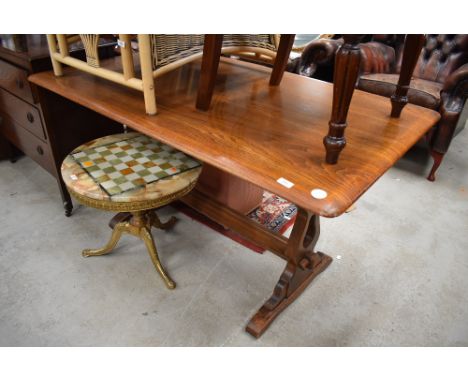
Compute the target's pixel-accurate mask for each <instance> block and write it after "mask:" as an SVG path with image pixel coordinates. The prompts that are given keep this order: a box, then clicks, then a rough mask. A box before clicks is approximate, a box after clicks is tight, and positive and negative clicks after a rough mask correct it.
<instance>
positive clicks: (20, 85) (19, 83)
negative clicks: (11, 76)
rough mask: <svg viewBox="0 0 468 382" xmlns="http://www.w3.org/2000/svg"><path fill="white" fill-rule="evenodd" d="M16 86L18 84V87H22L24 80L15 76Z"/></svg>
mask: <svg viewBox="0 0 468 382" xmlns="http://www.w3.org/2000/svg"><path fill="white" fill-rule="evenodd" d="M16 86H18V87H19V88H20V89H23V88H24V82H23V80H22V79H20V78H17V79H16Z"/></svg>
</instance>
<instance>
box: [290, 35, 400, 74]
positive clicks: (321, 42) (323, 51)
mask: <svg viewBox="0 0 468 382" xmlns="http://www.w3.org/2000/svg"><path fill="white" fill-rule="evenodd" d="M341 45H343V39H339V40H330V39H318V40H314V41H312V42H310V43H309V44H308V45H307V46H306V47H305V48H304V51H303V52H302V55H301V57H300V58H298V59H295V60H293V61H292V62H291V63H290V65H289V66H288V71H290V72H293V73H297V74H300V75H303V76H306V77H315V78H319V79H324V80H331V78H327V76H325V77H324V78H321V76H320V75H319V71H322V72H330V73H332V72H333V67H334V63H335V54H336V52H337V50H338V48H339V47H340V46H341ZM360 48H361V69H360V72H361V74H369V73H391V72H392V71H393V70H394V67H395V50H394V48H392V47H391V46H388V45H386V44H384V43H381V42H377V41H372V42H367V43H363V44H360ZM316 73H317V75H315V74H316Z"/></svg>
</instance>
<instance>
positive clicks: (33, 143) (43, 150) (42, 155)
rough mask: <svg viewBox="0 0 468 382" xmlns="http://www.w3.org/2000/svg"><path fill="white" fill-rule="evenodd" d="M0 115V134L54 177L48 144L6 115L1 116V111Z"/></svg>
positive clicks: (53, 167)
mask: <svg viewBox="0 0 468 382" xmlns="http://www.w3.org/2000/svg"><path fill="white" fill-rule="evenodd" d="M0 115H1V117H2V118H3V120H2V124H1V125H0V132H1V133H2V134H3V135H4V136H5V137H6V138H7V139H8V140H9V141H11V142H12V143H13V144H14V145H15V146H16V147H18V148H19V149H20V150H21V151H23V152H24V153H25V154H26V155H27V156H28V157H30V158H31V159H33V160H34V161H35V162H37V163H38V164H39V165H40V166H42V167H43V168H44V169H46V170H47V171H48V172H50V173H51V174H52V175H53V176H55V165H54V160H53V156H52V153H51V151H50V148H49V146H48V144H47V143H45V142H44V141H42V140H40V139H39V138H37V137H36V136H35V135H33V134H31V133H30V132H29V131H28V130H26V129H25V128H24V127H22V126H21V125H19V124H18V123H16V122H15V121H14V120H12V119H11V118H10V117H8V116H7V115H4V114H2V113H1V111H0Z"/></svg>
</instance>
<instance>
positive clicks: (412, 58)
mask: <svg viewBox="0 0 468 382" xmlns="http://www.w3.org/2000/svg"><path fill="white" fill-rule="evenodd" d="M425 41H426V38H425V36H424V35H423V34H408V35H406V39H405V47H404V50H403V58H402V62H401V69H400V77H399V79H398V84H397V87H396V89H395V94H394V95H392V97H391V102H392V113H391V116H392V117H394V118H398V117H399V116H400V114H401V111H402V110H403V108H404V107H405V105H406V104H407V103H408V96H407V94H408V89H409V85H410V82H411V76H412V75H413V72H414V68H415V66H416V63H417V62H418V59H419V55H420V53H421V49H422V47H423V45H424V42H425Z"/></svg>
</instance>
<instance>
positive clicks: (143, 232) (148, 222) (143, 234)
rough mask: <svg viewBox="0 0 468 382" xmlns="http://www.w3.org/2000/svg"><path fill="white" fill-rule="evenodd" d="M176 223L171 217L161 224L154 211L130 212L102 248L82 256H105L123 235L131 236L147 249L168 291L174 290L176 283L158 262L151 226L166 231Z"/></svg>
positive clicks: (85, 251)
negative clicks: (130, 214)
mask: <svg viewBox="0 0 468 382" xmlns="http://www.w3.org/2000/svg"><path fill="white" fill-rule="evenodd" d="M176 221H177V219H176V218H175V217H172V218H171V219H169V221H167V222H166V223H162V222H161V220H159V217H158V216H157V214H156V212H155V211H138V212H132V217H131V218H130V219H128V220H125V221H121V222H120V223H117V224H115V226H114V229H113V231H112V235H111V238H110V240H109V242H108V243H107V244H106V245H105V246H104V247H102V248H98V249H85V250H84V251H83V256H84V257H89V256H101V255H107V254H108V253H110V252H111V251H112V250H113V249H114V248H115V246H116V245H117V243H118V241H119V240H120V238H121V237H122V234H123V233H128V234H131V235H133V236H136V237H138V238H140V239H141V240H143V242H144V243H145V245H146V248H147V249H148V253H149V255H150V257H151V261H152V262H153V264H154V266H155V268H156V270H157V271H158V273H159V274H160V275H161V277H162V278H163V280H164V282H165V284H166V286H167V287H168V288H169V289H174V288H175V287H176V283H175V282H174V281H173V280H172V279H171V277H170V276H169V274H168V273H167V272H166V270H165V269H164V267H163V266H162V264H161V261H160V260H159V256H158V251H157V249H156V244H155V243H154V239H153V236H152V235H151V226H152V225H153V226H155V227H157V228H161V229H168V228H171V227H172V226H173V225H174V224H175V222H176Z"/></svg>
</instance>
